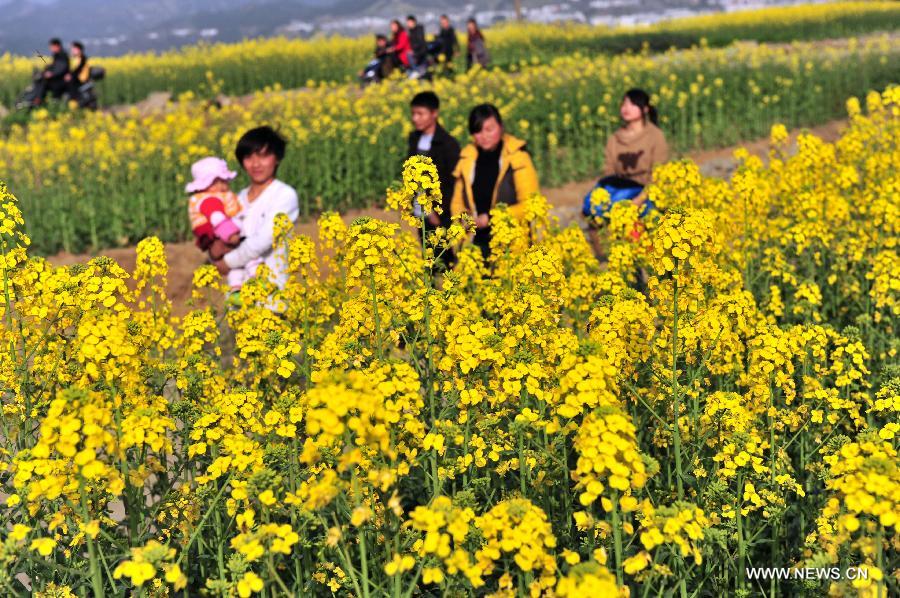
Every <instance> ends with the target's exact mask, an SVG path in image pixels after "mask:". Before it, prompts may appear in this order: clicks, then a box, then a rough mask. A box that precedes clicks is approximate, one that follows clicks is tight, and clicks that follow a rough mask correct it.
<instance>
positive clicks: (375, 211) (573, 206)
mask: <svg viewBox="0 0 900 598" xmlns="http://www.w3.org/2000/svg"><path fill="white" fill-rule="evenodd" d="M846 124H847V121H846V120H839V121H833V122H830V123H827V124H825V125H821V126H818V127H813V128H810V129H808V130H809V131H810V132H811V133H813V134H815V135H817V136H818V137H821V138H822V139H824V140H825V141H828V142H833V141H835V140H836V139H837V138H838V137H839V136H840V132H841V131H842V129H843V128H844V127H845V126H846ZM800 132H801V131H800V130H795V131H792V132H791V142H792V143H793V140H795V139H796V137H797V135H798V134H799V133H800ZM741 146H742V147H745V148H746V149H747V150H748V151H749V152H750V153H751V154H754V155H757V156H760V157H762V158H765V157H766V155H767V153H768V147H769V146H768V140H767V139H758V140H755V141H750V142H746V143H742V144H740V145H739V146H734V147H728V148H722V149H717V150H700V151H696V152H690V153H688V154H686V155H685V157H688V158H691V159H693V160H694V161H695V162H697V163H698V164H699V165H700V170H701V171H702V172H703V174H704V175H706V176H716V177H726V178H727V177H729V176H731V173H732V172H733V171H734V168H735V161H734V159H733V158H732V153H733V152H734V150H735V149H736V147H741ZM595 180H596V179H589V180H585V181H578V182H573V183H568V184H566V185H563V186H562V187H556V188H553V189H543V192H544V194H545V195H546V196H547V199H548V200H549V201H550V203H551V204H552V205H553V206H554V208H553V213H554V214H555V215H556V216H557V217H558V218H559V220H560V223H561V224H562V225H563V226H567V225H568V224H570V223H571V222H578V223H581V222H583V221H582V218H581V202H582V198H583V197H584V194H585V193H586V192H587V191H588V189H590V188H591V186H592V185H593V183H594V182H595ZM360 216H370V217H374V218H380V219H382V220H386V221H389V222H399V218H398V216H397V214H396V213H395V212H386V211H385V210H383V209H380V208H374V207H373V208H367V209H364V210H350V211H348V212H346V213H344V214H343V215H342V218H343V220H344V222H346V223H348V224H349V223H350V222H352V221H353V220H354V219H356V218H359V217H360ZM295 230H296V232H297V233H299V234H303V235H307V236H310V237H312V238H314V239H315V238H316V236H317V230H318V229H317V226H316V222H315V220H312V221H309V222H301V223H298V224H297V226H296V227H295ZM97 255H107V256H109V257H111V258H113V259H114V260H116V261H117V262H118V263H119V264H120V265H121V266H122V267H123V268H125V269H126V270H128V271H129V272H131V271H133V270H134V266H135V250H134V247H123V248H117V249H107V250H103V251H101V252H99V253H98V254H97ZM92 257H93V256H92V255H85V254H79V255H73V254H70V253H59V254H57V255H54V256H51V257H49V258H48V259H49V261H50V263H52V264H54V265H57V266H68V265H71V264H77V263H84V262H87V261H88V260H90V259H91V258H92ZM166 258H167V259H168V263H169V285H168V293H169V298H170V299H171V300H172V303H173V307H174V312H175V314H176V315H182V314H184V313H186V312H187V310H188V308H187V306H186V305H185V303H186V300H187V299H188V298H189V297H190V294H191V279H192V276H193V272H194V270H195V269H197V268H198V267H199V266H201V265H203V264H204V263H205V254H203V253H201V252H200V251H199V250H198V249H197V248H196V247H195V246H194V244H193V243H190V242H184V243H169V244H168V245H166Z"/></svg>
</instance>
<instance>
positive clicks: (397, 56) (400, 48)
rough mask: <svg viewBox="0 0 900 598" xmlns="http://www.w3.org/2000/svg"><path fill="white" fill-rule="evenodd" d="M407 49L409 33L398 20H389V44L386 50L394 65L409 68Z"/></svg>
mask: <svg viewBox="0 0 900 598" xmlns="http://www.w3.org/2000/svg"><path fill="white" fill-rule="evenodd" d="M409 50H410V47H409V35H408V34H407V33H406V30H405V29H404V28H403V25H401V24H400V21H398V20H397V19H394V20H393V21H391V45H390V46H388V52H390V53H391V56H393V60H394V66H395V67H400V68H404V69H406V68H409Z"/></svg>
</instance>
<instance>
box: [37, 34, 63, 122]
mask: <svg viewBox="0 0 900 598" xmlns="http://www.w3.org/2000/svg"><path fill="white" fill-rule="evenodd" d="M49 49H50V55H51V57H52V59H51V62H50V64H49V65H48V66H47V67H46V68H45V69H44V70H43V72H42V73H41V80H40V82H38V84H37V89H36V90H35V91H36V94H35V98H34V104H35V105H38V104H41V103H43V102H44V99H45V98H46V97H47V93H51V94H53V97H57V98H58V97H60V96H61V95H62V94H63V92H65V91H66V86H67V83H66V75H67V74H68V72H69V55H68V54H66V51H65V50H64V49H63V45H62V41H61V40H60V39H59V38H58V37H54V38H53V39H51V40H50V42H49Z"/></svg>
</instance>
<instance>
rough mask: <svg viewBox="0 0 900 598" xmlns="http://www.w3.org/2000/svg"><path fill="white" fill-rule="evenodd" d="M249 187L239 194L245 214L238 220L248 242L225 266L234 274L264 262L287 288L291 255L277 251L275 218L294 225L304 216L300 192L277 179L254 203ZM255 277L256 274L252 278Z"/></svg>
mask: <svg viewBox="0 0 900 598" xmlns="http://www.w3.org/2000/svg"><path fill="white" fill-rule="evenodd" d="M249 190H250V188H249V187H247V188H245V189H242V190H241V192H240V193H239V194H238V201H240V203H241V212H240V213H239V214H238V215H237V216H235V217H234V221H235V224H237V225H238V226H239V227H240V229H241V235H242V236H243V237H244V240H243V241H242V242H241V244H240V245H238V246H237V247H236V248H234V249H232V250H231V251H229V252H228V253H226V254H225V258H224V259H225V264H226V265H227V266H228V267H229V268H231V269H232V270H236V269H238V268H244V267H246V266H247V265H248V264H250V262H253V261H254V260H259V259H262V260H263V262H265V264H266V265H267V266H268V267H269V269H271V270H272V273H273V274H274V282H275V283H276V284H277V285H278V286H279V287H280V288H284V285H285V283H286V282H287V254H286V253H285V252H284V250H283V249H282V250H279V251H273V250H272V242H273V229H274V225H275V216H276V215H278V214H281V213H284V214H287V216H288V218H290V219H291V222H296V221H297V217H298V216H299V215H300V204H299V202H298V200H297V192H296V191H295V190H294V188H293V187H291V186H290V185H288V184H286V183H283V182H281V181H279V180H278V179H275V180H274V181H272V182H271V183H269V186H268V187H266V188H265V189H264V190H263V192H262V193H260V194H259V197H257V198H256V199H255V200H253V201H252V202H251V201H249V200H248V199H247V193H248V191H249ZM251 275H252V274H251Z"/></svg>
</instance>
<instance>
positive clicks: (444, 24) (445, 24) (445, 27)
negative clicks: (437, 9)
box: [441, 17, 450, 29]
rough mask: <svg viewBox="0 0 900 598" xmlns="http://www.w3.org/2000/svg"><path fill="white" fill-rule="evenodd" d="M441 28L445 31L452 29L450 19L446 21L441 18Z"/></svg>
mask: <svg viewBox="0 0 900 598" xmlns="http://www.w3.org/2000/svg"><path fill="white" fill-rule="evenodd" d="M441 27H442V28H443V29H448V28H449V27H450V21H449V20H448V19H445V18H444V17H441Z"/></svg>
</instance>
